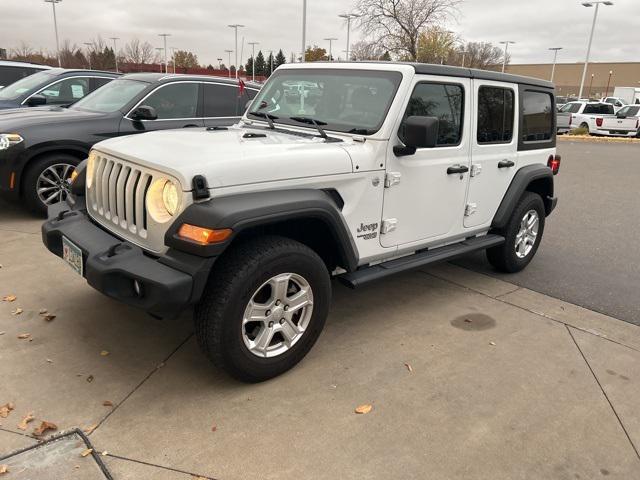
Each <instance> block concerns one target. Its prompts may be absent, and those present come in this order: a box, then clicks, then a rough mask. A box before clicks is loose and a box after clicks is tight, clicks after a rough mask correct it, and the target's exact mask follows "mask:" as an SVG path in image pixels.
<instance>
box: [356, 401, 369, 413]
mask: <svg viewBox="0 0 640 480" xmlns="http://www.w3.org/2000/svg"><path fill="white" fill-rule="evenodd" d="M371 410H373V405H369V404H364V405H360V406H359V407H357V408H356V413H357V414H359V415H366V414H367V413H369V412H370V411H371Z"/></svg>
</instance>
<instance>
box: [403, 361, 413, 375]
mask: <svg viewBox="0 0 640 480" xmlns="http://www.w3.org/2000/svg"><path fill="white" fill-rule="evenodd" d="M404 366H405V367H407V370H409V373H413V367H412V366H411V365H409V364H408V363H405V364H404Z"/></svg>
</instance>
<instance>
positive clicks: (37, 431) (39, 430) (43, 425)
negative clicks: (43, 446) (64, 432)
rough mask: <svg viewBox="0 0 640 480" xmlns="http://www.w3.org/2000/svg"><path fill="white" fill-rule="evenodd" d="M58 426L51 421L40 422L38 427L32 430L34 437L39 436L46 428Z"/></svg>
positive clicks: (53, 428)
mask: <svg viewBox="0 0 640 480" xmlns="http://www.w3.org/2000/svg"><path fill="white" fill-rule="evenodd" d="M57 429H58V426H57V425H56V424H55V423H51V422H42V423H41V424H40V426H39V427H38V428H36V429H35V430H34V431H33V434H34V435H35V436H36V437H41V436H42V435H44V433H45V432H46V431H47V430H57Z"/></svg>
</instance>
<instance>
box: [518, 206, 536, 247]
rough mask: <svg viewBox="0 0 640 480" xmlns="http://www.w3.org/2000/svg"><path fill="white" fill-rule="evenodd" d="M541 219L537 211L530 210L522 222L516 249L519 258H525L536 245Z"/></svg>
mask: <svg viewBox="0 0 640 480" xmlns="http://www.w3.org/2000/svg"><path fill="white" fill-rule="evenodd" d="M539 227H540V217H539V216H538V212H537V211H535V210H529V211H528V212H527V213H525V214H524V217H522V220H521V221H520V230H519V231H518V234H517V235H516V242H515V249H516V255H517V257H518V258H525V257H526V256H527V255H529V253H530V252H531V250H532V249H533V246H534V245H535V243H536V239H537V238H538V228H539Z"/></svg>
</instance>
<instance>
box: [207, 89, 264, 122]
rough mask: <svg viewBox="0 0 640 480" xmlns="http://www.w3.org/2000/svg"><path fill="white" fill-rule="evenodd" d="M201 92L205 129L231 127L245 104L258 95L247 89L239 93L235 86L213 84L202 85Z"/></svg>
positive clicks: (238, 117)
mask: <svg viewBox="0 0 640 480" xmlns="http://www.w3.org/2000/svg"><path fill="white" fill-rule="evenodd" d="M202 91H203V93H202V95H203V100H202V103H203V110H204V112H203V114H204V125H205V126H206V127H215V126H227V125H233V124H234V123H236V122H237V121H238V120H239V119H240V117H241V116H242V115H243V114H244V111H245V108H246V105H247V103H248V102H250V101H251V100H253V98H254V97H255V96H256V94H257V93H258V92H257V90H254V89H249V88H246V89H244V91H243V92H242V93H240V90H239V88H238V86H237V85H230V84H228V83H215V82H205V83H203V89H202Z"/></svg>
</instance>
